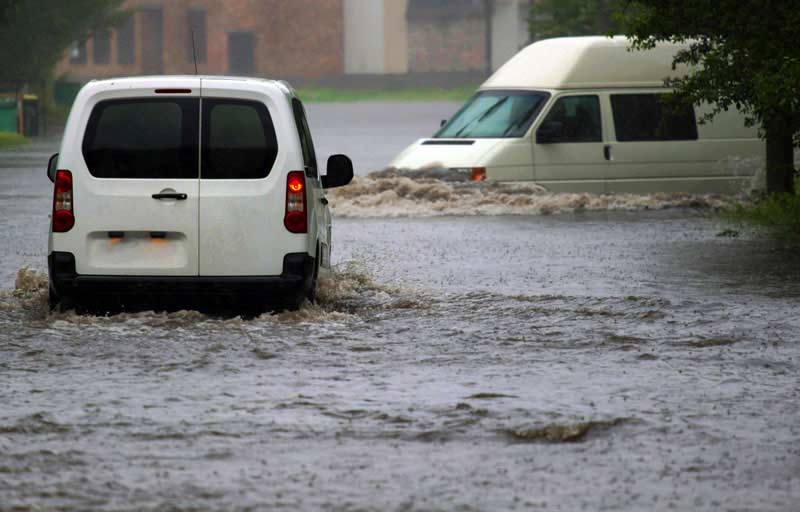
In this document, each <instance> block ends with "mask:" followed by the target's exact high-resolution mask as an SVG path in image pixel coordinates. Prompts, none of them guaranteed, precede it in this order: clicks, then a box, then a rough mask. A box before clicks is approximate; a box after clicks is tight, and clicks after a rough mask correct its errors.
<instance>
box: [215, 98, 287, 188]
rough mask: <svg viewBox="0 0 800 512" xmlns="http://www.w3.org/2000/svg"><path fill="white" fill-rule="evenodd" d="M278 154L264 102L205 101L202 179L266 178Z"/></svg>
mask: <svg viewBox="0 0 800 512" xmlns="http://www.w3.org/2000/svg"><path fill="white" fill-rule="evenodd" d="M277 156H278V140H277V137H276V136H275V128H274V127H273V125H272V118H271V117H270V115H269V111H268V110H267V107H266V106H265V105H264V104H263V103H258V102H255V101H240V100H225V99H206V100H203V162H202V169H201V178H202V179H212V180H213V179H218V180H224V179H259V178H264V177H266V176H267V175H269V172H270V171H271V170H272V165H273V164H274V163H275V158H276V157H277Z"/></svg>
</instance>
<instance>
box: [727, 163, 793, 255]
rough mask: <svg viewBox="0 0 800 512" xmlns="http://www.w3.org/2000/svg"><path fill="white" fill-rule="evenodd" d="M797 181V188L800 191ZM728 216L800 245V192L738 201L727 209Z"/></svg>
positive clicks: (738, 223)
mask: <svg viewBox="0 0 800 512" xmlns="http://www.w3.org/2000/svg"><path fill="white" fill-rule="evenodd" d="M798 185H800V179H799V180H798V183H797V184H796V185H795V190H798V191H800V188H797V186H798ZM723 215H724V218H725V220H727V221H728V222H730V223H733V224H734V225H736V226H737V227H738V228H740V229H755V230H757V231H759V232H763V233H765V234H766V235H768V236H770V237H772V238H776V239H778V240H781V241H783V242H786V243H789V244H791V245H793V246H800V194H775V195H771V196H766V197H764V198H762V199H758V200H756V201H754V202H753V203H752V204H750V205H737V206H735V207H734V208H732V209H730V210H728V211H726V212H725V213H724V214H723Z"/></svg>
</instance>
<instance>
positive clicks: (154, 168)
mask: <svg viewBox="0 0 800 512" xmlns="http://www.w3.org/2000/svg"><path fill="white" fill-rule="evenodd" d="M199 115H200V114H199V100H197V99H188V98H182V99H166V98H165V99H133V100H131V99H128V100H110V101H104V102H101V103H98V104H97V106H95V107H94V110H92V114H91V116H90V118H89V124H88V125H87V127H86V134H85V136H84V139H83V157H84V159H85V160H86V165H87V166H88V167H89V172H90V173H91V174H92V176H95V177H97V178H139V179H159V178H161V179H196V178H197V175H198V170H197V167H198V166H197V153H198V149H197V141H198V138H199V134H198V118H199Z"/></svg>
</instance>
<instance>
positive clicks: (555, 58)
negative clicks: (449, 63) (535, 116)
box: [480, 36, 687, 89]
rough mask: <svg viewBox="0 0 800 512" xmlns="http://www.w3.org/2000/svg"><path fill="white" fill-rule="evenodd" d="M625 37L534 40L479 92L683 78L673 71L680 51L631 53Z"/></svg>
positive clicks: (663, 48) (657, 83)
mask: <svg viewBox="0 0 800 512" xmlns="http://www.w3.org/2000/svg"><path fill="white" fill-rule="evenodd" d="M630 44H631V43H630V39H628V38H627V37H625V36H616V37H613V38H611V37H603V36H589V37H561V38H556V39H545V40H542V41H537V42H535V43H533V44H531V45H529V46H527V47H526V48H523V49H522V50H521V51H520V52H519V53H517V54H516V55H515V56H514V57H512V58H511V59H510V60H509V61H508V62H506V63H505V64H503V65H502V66H501V67H500V69H498V70H497V71H496V72H495V73H494V74H493V75H492V76H491V77H489V79H488V80H486V82H484V83H483V85H481V87H480V88H481V89H509V88H514V89H586V88H613V87H663V86H664V79H665V78H667V77H678V76H683V75H685V74H686V72H687V71H686V69H687V68H685V67H679V68H678V69H677V70H673V69H672V59H673V57H674V56H675V53H676V52H677V51H678V50H680V49H682V48H685V46H681V45H676V44H659V45H657V46H656V47H655V48H654V49H652V50H646V51H633V50H629V48H630Z"/></svg>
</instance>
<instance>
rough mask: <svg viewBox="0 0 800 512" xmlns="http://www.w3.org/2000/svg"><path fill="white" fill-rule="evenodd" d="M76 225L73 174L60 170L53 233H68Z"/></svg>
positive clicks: (55, 192) (55, 195)
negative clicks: (73, 205)
mask: <svg viewBox="0 0 800 512" xmlns="http://www.w3.org/2000/svg"><path fill="white" fill-rule="evenodd" d="M74 225H75V213H74V211H73V209H72V173H71V172H69V171H65V170H59V171H58V172H57V173H56V184H55V190H54V192H53V232H54V233H66V232H67V231H69V230H70V229H72V226H74Z"/></svg>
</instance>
